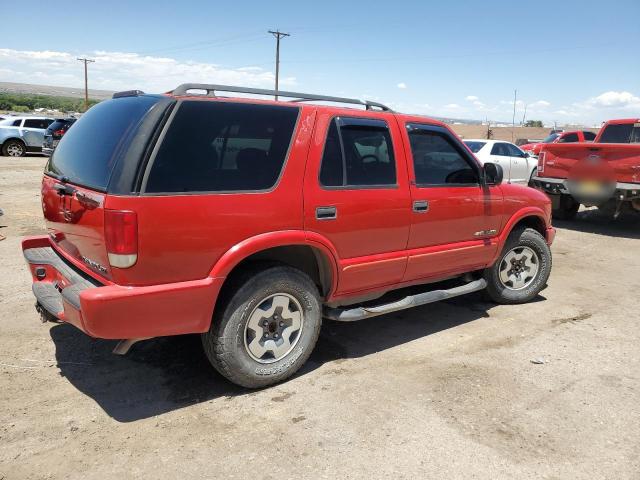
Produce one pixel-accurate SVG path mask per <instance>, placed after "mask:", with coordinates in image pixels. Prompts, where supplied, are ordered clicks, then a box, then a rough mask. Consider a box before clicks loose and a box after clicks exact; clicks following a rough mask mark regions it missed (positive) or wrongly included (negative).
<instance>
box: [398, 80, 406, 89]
mask: <svg viewBox="0 0 640 480" xmlns="http://www.w3.org/2000/svg"><path fill="white" fill-rule="evenodd" d="M398 88H399V89H400V90H405V89H406V88H407V84H406V83H404V82H400V83H399V84H398Z"/></svg>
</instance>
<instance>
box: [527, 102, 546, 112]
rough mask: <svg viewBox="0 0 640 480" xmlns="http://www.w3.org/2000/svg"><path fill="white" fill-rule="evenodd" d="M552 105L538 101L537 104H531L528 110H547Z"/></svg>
mask: <svg viewBox="0 0 640 480" xmlns="http://www.w3.org/2000/svg"><path fill="white" fill-rule="evenodd" d="M550 106H551V103H550V102H547V101H546V100H538V101H535V102H531V103H530V104H528V105H527V107H528V108H530V109H532V110H536V109H543V108H547V107H550Z"/></svg>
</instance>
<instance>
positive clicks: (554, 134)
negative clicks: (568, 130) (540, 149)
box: [541, 133, 560, 143]
mask: <svg viewBox="0 0 640 480" xmlns="http://www.w3.org/2000/svg"><path fill="white" fill-rule="evenodd" d="M559 136H560V135H558V134H557V133H552V134H551V135H549V136H548V137H547V138H545V139H544V140H542V142H541V143H552V142H553V141H554V140H555V139H556V138H558V137H559Z"/></svg>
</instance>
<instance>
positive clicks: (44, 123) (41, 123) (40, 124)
mask: <svg viewBox="0 0 640 480" xmlns="http://www.w3.org/2000/svg"><path fill="white" fill-rule="evenodd" d="M52 121H53V120H44V119H41V118H27V119H26V120H25V121H24V128H41V129H43V130H44V129H46V128H47V127H48V126H49V124H50V123H51V122H52Z"/></svg>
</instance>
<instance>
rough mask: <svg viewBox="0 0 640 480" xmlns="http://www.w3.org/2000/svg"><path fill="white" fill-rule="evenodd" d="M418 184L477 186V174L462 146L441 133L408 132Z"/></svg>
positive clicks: (413, 130) (430, 131) (419, 130)
mask: <svg viewBox="0 0 640 480" xmlns="http://www.w3.org/2000/svg"><path fill="white" fill-rule="evenodd" d="M409 141H410V143H411V153H412V156H413V166H414V171H415V176H416V184H417V185H419V186H420V185H422V186H430V185H447V184H457V185H467V184H469V185H470V184H477V183H478V177H477V174H476V172H475V170H474V169H473V168H472V167H471V165H470V164H469V163H468V162H467V160H466V159H465V157H464V156H463V154H462V150H461V148H460V147H459V146H456V145H455V144H454V143H453V140H452V139H451V138H450V137H449V136H448V135H446V134H444V133H442V132H436V131H433V130H427V129H420V128H415V129H412V130H411V131H410V132H409Z"/></svg>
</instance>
